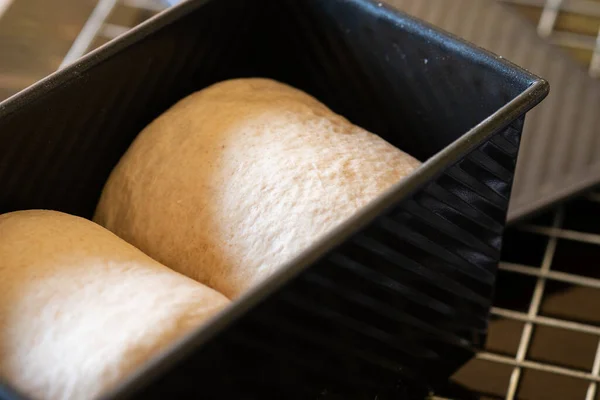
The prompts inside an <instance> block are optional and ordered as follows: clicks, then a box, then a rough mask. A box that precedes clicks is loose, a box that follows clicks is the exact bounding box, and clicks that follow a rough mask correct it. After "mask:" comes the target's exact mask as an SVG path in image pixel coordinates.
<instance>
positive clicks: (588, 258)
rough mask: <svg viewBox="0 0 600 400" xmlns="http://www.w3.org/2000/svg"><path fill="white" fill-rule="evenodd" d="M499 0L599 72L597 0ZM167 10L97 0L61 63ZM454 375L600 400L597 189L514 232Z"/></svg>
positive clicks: (521, 390) (489, 395) (534, 393)
mask: <svg viewBox="0 0 600 400" xmlns="http://www.w3.org/2000/svg"><path fill="white" fill-rule="evenodd" d="M500 1H502V2H504V3H508V4H510V6H512V7H515V8H517V9H518V10H519V11H520V12H523V13H524V14H525V15H526V16H527V17H528V18H529V19H530V20H532V21H533V22H534V23H536V24H537V30H538V33H539V34H540V35H541V36H543V37H547V38H548V39H549V40H550V41H552V42H553V43H555V44H557V45H560V46H562V47H564V48H566V49H568V50H571V51H572V52H575V53H574V55H575V56H576V57H577V58H579V59H580V60H581V61H583V62H584V63H586V64H587V65H588V67H589V71H590V74H591V75H592V76H596V77H600V0H500ZM166 7H167V1H164V0H99V2H98V3H97V6H96V8H95V9H94V11H93V13H92V14H91V16H90V18H89V20H88V21H87V23H86V24H85V26H84V28H83V29H82V31H81V33H80V34H79V36H78V38H77V39H76V41H75V42H74V43H73V46H72V47H71V49H70V51H69V52H68V54H67V56H66V57H65V59H64V61H63V63H62V66H64V65H67V64H70V63H71V62H73V61H75V60H76V59H77V58H79V57H81V56H82V55H83V54H85V53H87V52H88V51H91V50H92V49H94V48H96V47H98V46H100V45H102V44H104V43H105V42H107V41H109V40H110V39H113V38H114V37H116V36H118V35H120V34H122V33H124V32H126V31H127V30H128V29H130V28H131V27H133V26H134V25H136V24H138V23H140V22H142V21H143V20H144V19H146V18H149V17H150V16H152V15H154V14H155V13H157V12H159V11H161V10H162V9H164V8H166ZM124 15H126V16H128V17H127V18H125V17H123V16H124ZM454 381H455V382H457V383H459V384H460V385H462V386H464V387H466V388H467V389H469V390H470V391H473V392H474V393H477V396H478V397H479V398H480V399H482V400H483V399H508V400H512V399H523V400H526V399H557V400H568V399H585V400H600V390H599V387H598V385H599V384H600V192H597V193H590V194H588V195H587V196H585V197H582V198H580V199H576V200H573V201H571V202H569V203H567V204H565V205H563V206H561V207H560V208H558V209H557V210H555V211H552V212H550V213H548V214H545V215H542V216H540V217H538V218H536V219H534V220H532V221H531V222H530V223H529V224H524V225H520V226H518V227H516V228H513V229H511V230H509V231H508V232H507V234H506V235H505V245H504V251H503V261H502V263H501V264H500V271H499V273H498V285H497V289H496V300H495V305H494V307H493V309H492V321H491V323H490V330H489V337H488V343H487V345H486V349H485V351H483V352H481V353H479V354H478V355H477V357H476V359H474V360H473V361H471V362H470V363H468V364H467V365H466V366H465V367H464V368H463V369H461V370H460V371H459V372H458V373H457V374H456V375H455V376H454ZM446 398H448V397H444V395H443V394H442V395H441V397H434V399H446ZM452 399H453V400H462V399H461V398H460V397H456V396H454V395H453V396H452Z"/></svg>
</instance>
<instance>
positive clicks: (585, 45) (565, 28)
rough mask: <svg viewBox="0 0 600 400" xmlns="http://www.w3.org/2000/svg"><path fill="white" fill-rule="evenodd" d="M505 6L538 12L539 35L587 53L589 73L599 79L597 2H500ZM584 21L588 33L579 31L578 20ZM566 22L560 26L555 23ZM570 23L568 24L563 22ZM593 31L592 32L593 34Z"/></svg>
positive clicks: (599, 12)
mask: <svg viewBox="0 0 600 400" xmlns="http://www.w3.org/2000/svg"><path fill="white" fill-rule="evenodd" d="M500 1H502V2H504V3H508V4H511V5H515V6H517V8H522V7H529V8H535V9H538V10H539V18H538V21H537V31H538V34H539V35H540V36H542V37H544V38H547V39H548V40H550V41H551V42H552V43H554V44H556V45H559V46H562V47H565V48H567V49H576V50H583V51H585V52H587V53H589V60H590V61H589V73H590V75H591V76H592V77H595V78H600V1H599V0H500ZM578 16H579V17H584V18H586V21H585V24H586V26H587V28H588V29H586V31H585V32H582V31H579V32H578V30H579V29H578V28H581V26H577V25H578V24H577V22H576V20H577V17H578ZM561 18H562V19H565V21H564V23H561V26H557V25H558V24H557V22H561ZM566 19H571V21H570V22H569V21H566ZM594 29H595V31H594Z"/></svg>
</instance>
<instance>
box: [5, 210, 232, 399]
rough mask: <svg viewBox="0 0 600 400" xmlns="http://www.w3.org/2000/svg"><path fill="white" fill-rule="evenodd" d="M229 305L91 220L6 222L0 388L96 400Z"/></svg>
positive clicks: (23, 218) (28, 217) (30, 216)
mask: <svg viewBox="0 0 600 400" xmlns="http://www.w3.org/2000/svg"><path fill="white" fill-rule="evenodd" d="M227 303H228V300H227V299H226V298H225V297H224V296H223V295H221V294H219V293H217V292H215V291H214V290H212V289H210V288H208V287H206V286H204V285H201V284H199V283H198V282H195V281H193V280H191V279H189V278H187V277H185V276H183V275H180V274H178V273H176V272H174V271H172V270H170V269H169V268H166V267H165V266H163V265H160V264H159V263H157V262H156V261H154V260H152V259H150V258H149V257H148V256H146V255H145V254H143V253H142V252H141V251H139V250H137V249H135V248H134V247H133V246H131V245H129V244H127V243H125V242H124V241H123V240H121V239H119V238H118V237H116V236H115V235H113V234H112V233H110V232H109V231H107V230H106V229H104V228H102V227H101V226H99V225H96V224H94V223H93V222H90V221H88V220H85V219H82V218H78V217H74V216H70V215H67V214H62V213H58V212H52V211H20V212H15V213H10V214H4V215H0V380H6V382H9V383H11V384H12V385H14V387H15V388H17V389H18V390H20V391H22V392H23V393H24V394H27V395H29V396H31V397H32V398H34V399H90V398H94V397H96V396H98V395H99V394H100V393H102V392H103V391H104V390H105V389H107V388H109V387H111V386H113V385H114V384H115V383H116V382H117V381H118V380H119V379H120V378H122V377H123V376H125V375H127V374H128V373H130V372H131V371H132V370H134V369H135V368H136V367H137V366H139V365H140V364H142V363H143V362H144V361H146V360H148V359H149V358H150V357H152V355H154V354H156V353H157V352H158V351H159V350H161V349H163V348H165V346H166V345H168V344H169V343H172V342H173V340H176V339H178V338H180V337H181V336H182V335H184V334H185V333H188V332H189V331H190V330H191V329H192V328H194V327H197V326H199V325H200V324H201V323H202V322H203V321H205V320H206V319H207V318H209V317H210V316H212V315H214V314H215V313H217V312H218V311H219V310H221V309H222V308H223V307H224V306H225V305H226V304H227Z"/></svg>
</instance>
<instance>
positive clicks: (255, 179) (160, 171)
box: [94, 79, 420, 298]
mask: <svg viewBox="0 0 600 400" xmlns="http://www.w3.org/2000/svg"><path fill="white" fill-rule="evenodd" d="M419 165H420V163H419V161H417V160H416V159H414V158H413V157H411V156H409V155H407V154H405V153H403V152H402V151H400V150H399V149H397V148H396V147H394V146H392V145H391V144H389V143H388V142H386V141H384V140H383V139H381V138H380V137H379V136H377V135H374V134H372V133H370V132H367V131H365V130H364V129H362V128H360V127H358V126H356V125H353V124H352V123H350V122H349V121H348V120H346V119H345V118H343V117H341V116H339V115H337V114H335V113H333V112H332V111H331V110H330V109H328V108H327V107H326V106H325V105H323V104H322V103H320V102H319V101H317V100H316V99H314V98H313V97H311V96H309V95H308V94H306V93H304V92H302V91H300V90H297V89H294V88H292V87H289V86H287V85H284V84H282V83H278V82H275V81H272V80H267V79H236V80H230V81H225V82H221V83H218V84H215V85H213V86H211V87H208V88H206V89H204V90H201V91H199V92H197V93H194V94H192V95H191V96H189V97H187V98H185V99H183V100H181V101H179V102H178V103H177V104H176V105H174V106H173V107H172V108H171V109H169V110H168V111H167V112H165V113H164V114H163V115H161V116H160V117H159V118H157V119H156V120H155V121H153V122H152V123H151V124H150V125H149V126H148V127H146V128H145V129H144V130H143V131H142V132H141V133H140V134H139V135H138V137H137V138H136V140H135V141H134V143H133V144H132V145H131V147H130V148H129V150H128V151H127V152H126V153H125V155H124V156H123V157H122V159H121V160H120V162H119V163H118V165H117V166H116V168H115V169H114V170H113V172H112V174H111V175H110V178H109V180H108V182H107V183H106V186H105V187H104V190H103V194H102V196H101V199H100V202H99V204H98V207H97V210H96V215H95V217H94V218H95V221H97V222H98V223H100V224H101V225H103V226H105V227H106V228H108V229H109V230H111V231H113V232H115V233H116V234H117V235H118V236H120V237H122V238H123V239H125V240H126V241H128V242H129V243H132V244H133V245H135V246H137V247H138V248H140V249H141V250H143V251H144V252H146V253H147V254H148V255H150V256H151V257H153V258H155V259H156V260H158V261H160V262H161V263H163V264H165V265H167V266H169V267H170V268H173V269H175V270H176V271H179V272H181V273H183V274H185V275H187V276H189V277H191V278H193V279H196V280H198V281H199V282H202V283H205V284H207V285H208V286H210V287H213V288H215V289H216V290H218V291H219V292H221V293H223V294H225V295H226V296H228V297H230V298H235V297H237V296H239V295H240V294H242V293H243V292H244V291H245V290H246V289H248V288H249V287H251V286H253V285H255V284H256V283H258V282H260V281H262V280H263V279H265V277H267V276H269V275H271V274H272V273H273V271H275V270H276V269H277V268H278V267H280V266H281V265H282V264H283V263H284V262H286V261H288V260H290V259H291V258H293V257H294V256H295V255H297V254H298V253H299V252H301V251H302V250H304V249H306V248H307V247H308V246H309V245H311V244H312V243H314V242H315V241H317V240H319V238H320V237H322V235H324V234H325V233H326V232H328V231H330V230H331V229H332V228H334V227H336V226H337V225H338V224H339V223H341V222H342V221H344V220H345V219H347V218H348V217H350V216H351V215H352V214H354V213H355V212H356V211H357V210H358V209H360V208H361V207H363V206H364V205H365V204H367V203H368V202H370V201H372V200H373V199H374V198H375V197H377V196H378V195H380V194H381V193H382V192H383V191H385V190H386V189H388V188H389V187H390V186H392V185H393V184H395V183H397V182H399V181H400V180H401V179H402V178H404V177H405V176H406V175H408V174H410V173H411V172H412V171H413V170H414V169H415V168H417V167H418V166H419Z"/></svg>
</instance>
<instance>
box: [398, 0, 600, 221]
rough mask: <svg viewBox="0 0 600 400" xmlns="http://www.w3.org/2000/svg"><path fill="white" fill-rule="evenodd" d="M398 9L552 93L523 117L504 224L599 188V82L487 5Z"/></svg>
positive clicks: (436, 2)
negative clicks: (543, 82)
mask: <svg viewBox="0 0 600 400" xmlns="http://www.w3.org/2000/svg"><path fill="white" fill-rule="evenodd" d="M390 3H391V4H393V5H395V6H396V7H398V8H399V9H401V10H403V11H405V12H407V13H409V14H411V15H413V16H416V17H418V18H422V19H423V20H426V21H428V22H430V23H432V24H434V25H436V26H439V27H441V28H442V29H445V30H447V31H449V32H452V33H454V34H456V35H458V36H460V37H462V38H465V39H466V40H469V41H471V42H473V43H475V44H477V45H478V46H481V47H484V48H486V49H488V50H490V51H493V52H494V53H496V54H498V55H501V56H504V57H506V58H508V59H509V60H511V61H513V62H515V63H517V64H519V65H521V66H523V67H524V68H527V69H528V70H529V71H532V72H533V73H535V74H538V75H540V76H543V77H544V78H546V79H548V81H549V82H550V83H551V84H552V92H551V94H550V96H549V97H548V100H547V101H545V102H544V104H543V105H542V106H540V107H539V108H536V109H535V110H534V111H533V112H532V113H531V114H530V115H528V117H527V125H526V126H525V135H524V136H523V143H522V144H521V151H520V156H519V162H518V166H517V172H516V175H515V184H514V188H513V195H512V198H511V202H510V207H509V212H508V220H509V222H511V223H512V222H515V221H517V220H519V219H523V218H525V217H527V216H530V215H532V214H534V213H536V212H539V211H541V210H543V209H544V208H546V207H548V206H550V205H552V204H554V203H556V202H557V201H560V200H563V199H565V198H567V197H570V196H573V195H576V194H578V193H579V192H581V191H582V190H585V189H587V188H590V187H592V186H595V185H598V184H600V113H599V112H598V110H599V109H600V81H599V80H596V79H593V78H591V77H590V76H589V75H588V73H587V71H586V70H585V69H583V68H582V66H581V65H580V64H578V63H577V62H575V60H573V59H572V58H571V57H570V56H569V55H568V54H565V53H564V51H563V50H561V49H558V48H556V47H555V46H553V45H552V44H550V43H549V42H548V41H547V40H544V39H542V38H540V37H538V35H537V32H536V30H535V28H534V27H533V26H532V25H531V24H530V23H529V21H527V20H525V19H524V18H523V17H522V16H521V15H519V14H518V13H515V12H511V10H509V9H508V7H507V6H505V5H503V4H498V3H497V2H495V1H491V0H390Z"/></svg>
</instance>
